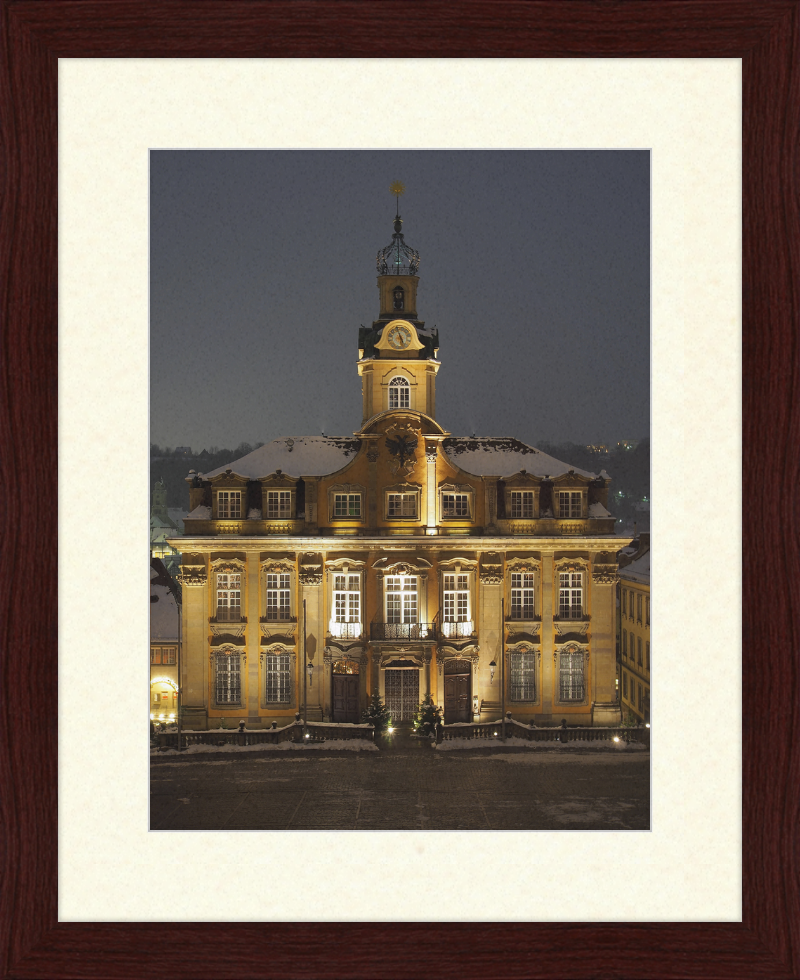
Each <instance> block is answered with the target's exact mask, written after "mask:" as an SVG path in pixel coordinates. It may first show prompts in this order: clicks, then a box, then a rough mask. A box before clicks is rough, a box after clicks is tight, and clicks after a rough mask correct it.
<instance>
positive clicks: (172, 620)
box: [150, 558, 180, 723]
mask: <svg viewBox="0 0 800 980" xmlns="http://www.w3.org/2000/svg"><path fill="white" fill-rule="evenodd" d="M179 644H180V589H179V586H178V585H177V584H176V583H175V582H174V581H173V579H172V578H171V577H170V575H169V573H168V572H167V569H166V566H165V565H164V563H163V562H162V561H161V560H160V559H159V558H151V560H150V719H151V721H161V722H165V723H169V722H172V721H176V719H177V712H178V650H179Z"/></svg>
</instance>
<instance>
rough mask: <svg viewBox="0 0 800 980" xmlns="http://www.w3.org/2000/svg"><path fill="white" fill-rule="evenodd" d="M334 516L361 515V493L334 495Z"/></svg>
mask: <svg viewBox="0 0 800 980" xmlns="http://www.w3.org/2000/svg"><path fill="white" fill-rule="evenodd" d="M333 516H334V517H361V494H360V493H336V494H334V496H333Z"/></svg>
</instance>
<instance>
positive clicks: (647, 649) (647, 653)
mask: <svg viewBox="0 0 800 980" xmlns="http://www.w3.org/2000/svg"><path fill="white" fill-rule="evenodd" d="M644 652H645V662H644V665H645V669H646V670H647V671H648V672H649V671H650V641H649V640H647V641H646V642H645V645H644Z"/></svg>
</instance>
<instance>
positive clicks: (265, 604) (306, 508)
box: [169, 214, 629, 729]
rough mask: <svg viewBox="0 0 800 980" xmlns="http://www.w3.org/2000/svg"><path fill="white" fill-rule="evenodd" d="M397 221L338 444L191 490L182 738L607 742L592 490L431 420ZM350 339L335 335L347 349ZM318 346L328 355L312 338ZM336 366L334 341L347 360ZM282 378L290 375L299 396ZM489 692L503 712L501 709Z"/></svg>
mask: <svg viewBox="0 0 800 980" xmlns="http://www.w3.org/2000/svg"><path fill="white" fill-rule="evenodd" d="M418 272H419V254H418V253H417V252H416V251H415V250H414V249H412V248H411V247H410V246H408V245H407V244H406V243H405V240H404V236H403V233H402V220H401V218H400V217H399V214H398V215H397V216H396V218H395V222H394V234H393V235H392V241H391V243H390V244H389V245H388V246H387V247H386V248H384V249H381V251H380V252H379V253H378V259H377V286H378V315H377V318H376V319H375V320H373V321H372V323H371V325H370V326H369V327H362V328H361V329H360V330H359V332H358V345H357V352H358V357H357V360H356V364H355V367H356V370H357V373H358V376H359V377H360V379H361V394H362V406H363V408H362V416H361V419H360V423H359V420H357V419H356V420H354V423H355V424H356V425H358V431H357V432H355V434H354V435H346V436H341V437H333V436H298V435H295V436H287V437H285V438H280V439H275V440H273V441H272V442H270V443H268V444H267V445H264V446H261V447H260V448H258V449H256V450H255V451H254V452H251V453H249V454H248V455H246V456H244V457H242V458H241V459H239V460H236V461H234V462H231V463H229V464H227V465H226V466H224V467H220V468H218V469H215V470H212V471H211V472H208V473H197V472H194V471H192V472H190V474H189V477H188V484H189V501H190V503H189V513H188V515H187V516H186V517H185V519H184V537H182V538H180V540H179V541H178V540H177V539H175V540H170V541H169V543H170V544H171V545H172V546H173V547H175V548H178V547H180V551H181V566H180V575H179V578H180V582H181V584H182V596H183V648H182V649H183V653H182V665H183V669H182V681H181V685H182V700H183V706H184V708H183V711H184V724H185V726H186V727H187V728H192V729H205V728H207V727H209V726H210V727H217V726H218V725H219V724H220V721H221V720H222V719H232V720H244V721H245V722H246V723H247V725H248V727H250V728H258V727H268V726H269V725H270V724H271V723H272V722H273V721H277V722H278V723H279V724H280V723H284V722H286V721H288V720H289V719H290V718H292V717H293V716H294V712H295V711H296V710H297V709H298V708H299V707H301V706H302V705H303V702H304V699H305V702H306V703H307V705H308V717H309V719H320V720H331V721H342V722H346V721H358V720H359V719H360V714H361V711H362V710H363V708H364V706H365V703H366V699H367V697H368V695H369V694H371V693H373V692H377V693H378V694H380V696H381V697H382V698H384V699H385V701H386V703H387V705H388V706H389V708H390V710H391V711H392V713H393V717H394V718H395V719H396V720H402V719H408V718H410V717H411V716H412V715H413V713H414V711H415V710H416V708H417V705H418V704H419V702H420V700H421V699H422V698H423V696H424V695H426V694H430V695H431V697H432V698H433V699H434V700H435V701H436V702H437V703H438V704H440V705H441V707H442V708H443V709H444V715H445V720H446V722H453V721H470V720H473V719H480V718H484V719H492V720H493V719H494V718H496V717H498V714H499V711H500V709H501V703H502V701H503V700H505V704H506V707H507V708H508V709H510V710H511V711H512V712H513V714H514V716H515V717H517V718H520V719H522V720H535V721H536V722H537V723H541V724H549V723H554V722H555V723H559V722H560V721H561V719H562V718H565V719H567V721H568V723H570V724H580V725H615V724H617V723H618V722H619V721H620V704H619V701H618V698H617V693H616V681H617V674H616V662H615V629H616V624H615V598H616V584H617V571H618V569H617V557H616V556H617V551H618V550H619V548H620V545H621V544H622V543H627V540H629V539H626V540H625V542H622V541H621V540H620V539H619V538H618V537H616V536H615V534H614V526H615V521H614V518H613V517H612V516H611V515H610V514H609V511H608V509H607V507H608V493H609V482H610V480H609V477H608V475H607V474H606V473H605V471H601V472H599V473H593V472H588V471H585V470H581V469H578V468H576V467H572V466H570V465H569V464H568V463H564V462H561V461H559V460H557V459H554V458H553V457H551V456H548V455H546V454H545V453H542V452H540V451H539V450H537V449H535V448H534V447H532V446H529V445H526V444H524V443H522V442H520V441H519V440H518V439H516V438H513V437H511V436H500V437H475V436H472V437H469V438H465V437H459V436H454V435H452V434H451V433H450V432H449V431H447V429H446V428H445V427H444V424H443V421H442V422H440V421H439V419H438V417H437V411H436V384H437V377H438V374H439V370H440V368H441V366H442V362H441V361H440V359H439V334H438V331H436V330H431V329H430V328H428V327H426V325H425V322H424V321H423V320H421V319H420V317H419V313H418V302H417V292H418V287H419V282H420V280H419V275H418ZM353 339H354V341H355V337H354V338H353ZM329 342H330V343H336V342H337V341H336V340H331V341H329ZM354 353H355V343H354ZM300 380H301V378H300V377H299V376H298V383H299V382H300ZM501 683H502V684H503V685H504V694H503V691H501Z"/></svg>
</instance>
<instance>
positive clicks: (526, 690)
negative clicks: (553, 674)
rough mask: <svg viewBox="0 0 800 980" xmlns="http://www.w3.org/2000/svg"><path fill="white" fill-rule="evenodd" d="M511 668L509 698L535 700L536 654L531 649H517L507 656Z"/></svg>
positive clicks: (513, 699)
mask: <svg viewBox="0 0 800 980" xmlns="http://www.w3.org/2000/svg"><path fill="white" fill-rule="evenodd" d="M509 661H510V665H509V666H510V668H511V700H512V701H535V700H536V654H535V653H533V651H531V650H527V651H525V652H521V651H517V652H515V653H512V654H511V656H510V657H509Z"/></svg>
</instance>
